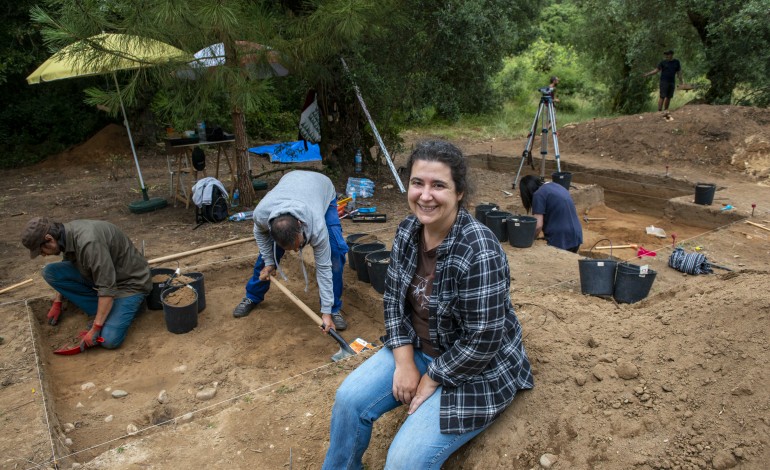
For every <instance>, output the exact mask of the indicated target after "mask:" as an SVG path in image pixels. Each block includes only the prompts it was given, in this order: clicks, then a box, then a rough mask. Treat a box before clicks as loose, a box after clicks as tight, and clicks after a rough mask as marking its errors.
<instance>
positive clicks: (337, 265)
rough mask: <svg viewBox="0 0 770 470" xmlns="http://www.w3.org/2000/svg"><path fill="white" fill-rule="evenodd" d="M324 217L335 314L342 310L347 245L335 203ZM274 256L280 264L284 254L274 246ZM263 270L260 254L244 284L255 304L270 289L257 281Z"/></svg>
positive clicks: (333, 202)
mask: <svg viewBox="0 0 770 470" xmlns="http://www.w3.org/2000/svg"><path fill="white" fill-rule="evenodd" d="M324 217H325V220H326V230H327V231H328V232H329V245H330V248H331V252H332V254H331V257H332V286H333V287H332V288H333V290H334V303H333V304H332V313H337V312H339V311H340V309H341V308H342V270H343V268H344V267H345V254H346V253H347V252H348V245H347V243H345V239H344V238H343V236H342V225H340V217H339V215H337V201H332V203H331V204H330V205H329V208H328V209H327V210H326V214H325V215H324ZM274 254H275V262H276V263H280V262H281V258H283V254H284V250H283V248H281V247H280V246H278V245H277V244H276V245H275V253H274ZM264 268H265V261H264V260H263V259H262V254H261V253H260V254H259V256H257V262H256V263H254V273H253V274H252V275H251V279H249V282H247V283H246V297H248V298H249V299H251V301H252V302H254V303H255V304H258V303H260V302H262V301H263V300H265V294H266V293H267V291H268V290H269V289H270V282H269V281H260V280H259V273H260V272H262V269H264Z"/></svg>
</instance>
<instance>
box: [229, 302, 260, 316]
mask: <svg viewBox="0 0 770 470" xmlns="http://www.w3.org/2000/svg"><path fill="white" fill-rule="evenodd" d="M256 306H257V304H256V303H254V301H253V300H251V299H250V298H248V297H244V298H243V300H241V303H239V304H238V306H236V307H235V310H233V316H234V317H235V318H241V317H245V316H247V315H248V314H249V313H251V311H252V310H254V307H256Z"/></svg>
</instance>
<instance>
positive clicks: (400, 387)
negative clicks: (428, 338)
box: [393, 361, 420, 405]
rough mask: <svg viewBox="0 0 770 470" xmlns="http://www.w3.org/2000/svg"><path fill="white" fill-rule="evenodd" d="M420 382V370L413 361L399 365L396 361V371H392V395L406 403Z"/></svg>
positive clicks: (409, 400) (410, 399)
mask: <svg viewBox="0 0 770 470" xmlns="http://www.w3.org/2000/svg"><path fill="white" fill-rule="evenodd" d="M419 383H420V371H419V370H417V366H416V365H415V364H414V361H411V364H409V363H407V364H404V365H402V366H399V365H398V363H396V371H395V372H393V396H394V397H396V400H398V401H400V402H401V403H404V404H406V405H408V404H409V403H410V402H411V401H412V398H413V397H414V395H415V392H416V391H417V385H418V384H419Z"/></svg>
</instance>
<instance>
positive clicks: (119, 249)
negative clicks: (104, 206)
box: [21, 217, 152, 349]
mask: <svg viewBox="0 0 770 470" xmlns="http://www.w3.org/2000/svg"><path fill="white" fill-rule="evenodd" d="M21 243H22V244H23V245H24V246H25V247H27V248H28V249H29V254H30V257H32V258H36V257H37V256H38V255H43V256H49V255H59V254H61V255H62V258H63V260H62V261H61V262H58V263H50V264H47V265H46V266H45V267H44V268H43V279H45V281H46V282H47V283H48V284H50V285H51V287H53V288H54V289H55V290H56V295H55V297H54V301H53V306H52V307H51V309H50V310H49V312H48V323H50V324H51V325H56V324H57V323H58V321H59V315H61V304H62V300H63V299H64V298H67V299H69V301H70V302H72V303H73V304H75V305H77V306H78V307H79V308H80V309H81V310H83V311H84V312H85V313H86V315H88V317H89V319H90V320H91V325H90V326H89V328H88V332H87V333H85V335H84V336H83V337H82V342H83V344H85V346H88V347H90V346H95V345H97V344H100V345H101V346H102V347H105V348H108V349H113V348H117V347H118V346H120V344H121V343H122V342H123V340H124V339H125V338H126V332H127V331H128V327H129V326H131V322H133V321H134V317H136V314H137V313H139V311H140V310H141V309H142V307H143V305H144V299H145V297H147V294H149V293H150V291H151V290H152V277H151V276H150V265H149V264H147V260H146V259H145V258H144V256H142V254H141V253H139V250H137V249H136V247H134V245H133V243H131V240H130V239H129V238H128V237H127V236H126V235H125V234H124V233H123V232H121V231H120V229H119V228H118V227H116V226H114V225H113V224H111V223H109V222H103V221H98V220H73V221H72V222H69V223H65V224H61V223H58V222H54V221H52V220H50V219H48V218H46V217H35V218H34V219H32V220H30V221H29V222H28V223H27V226H26V227H25V228H24V232H22V236H21ZM99 337H101V338H103V342H101V341H99V340H98V338H99Z"/></svg>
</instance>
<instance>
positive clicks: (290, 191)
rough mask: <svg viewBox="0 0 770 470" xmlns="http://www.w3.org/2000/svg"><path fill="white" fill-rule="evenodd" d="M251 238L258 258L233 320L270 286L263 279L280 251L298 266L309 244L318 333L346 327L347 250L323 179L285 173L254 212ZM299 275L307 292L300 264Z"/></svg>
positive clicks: (329, 189) (329, 186) (272, 269)
mask: <svg viewBox="0 0 770 470" xmlns="http://www.w3.org/2000/svg"><path fill="white" fill-rule="evenodd" d="M254 238H256V240H257V246H258V247H259V256H258V257H257V262H256V263H255V264H254V273H253V274H252V276H251V279H249V282H248V283H246V296H245V297H244V298H243V300H241V303H239V304H238V306H237V307H235V310H233V316H234V317H236V318H240V317H245V316H246V315H248V314H249V313H250V312H251V311H252V310H253V309H254V307H256V306H257V304H259V303H260V302H262V300H264V298H265V293H267V291H268V289H269V288H270V280H269V279H270V278H269V277H268V276H270V275H273V276H275V271H276V269H280V268H279V264H278V263H280V261H281V258H282V257H283V254H284V252H285V251H298V252H299V253H300V262H302V248H303V247H305V246H306V245H308V244H309V245H310V246H311V247H313V255H314V257H315V268H316V279H317V281H318V290H319V293H320V296H321V314H322V319H323V323H324V331H325V332H327V333H328V331H329V328H334V329H336V330H340V331H341V330H344V329H345V328H347V323H346V322H345V319H344V318H343V317H342V313H341V310H340V309H341V308H342V300H341V297H342V270H343V268H344V267H345V254H346V253H347V252H348V246H347V244H346V243H345V239H344V238H343V237H342V226H341V225H340V218H339V216H338V215H337V191H336V190H335V189H334V184H332V181H331V180H330V179H329V178H328V177H327V176H325V175H322V174H321V173H317V172H315V171H292V172H289V173H286V175H284V176H283V177H282V178H281V180H280V181H278V184H277V185H276V186H275V188H273V189H272V190H271V191H270V192H269V193H267V195H266V196H265V197H264V198H263V199H262V200H261V201H260V202H259V204H258V205H257V207H256V209H254ZM302 272H303V274H304V276H305V288H306V289H307V272H306V271H305V265H304V264H302Z"/></svg>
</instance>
